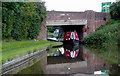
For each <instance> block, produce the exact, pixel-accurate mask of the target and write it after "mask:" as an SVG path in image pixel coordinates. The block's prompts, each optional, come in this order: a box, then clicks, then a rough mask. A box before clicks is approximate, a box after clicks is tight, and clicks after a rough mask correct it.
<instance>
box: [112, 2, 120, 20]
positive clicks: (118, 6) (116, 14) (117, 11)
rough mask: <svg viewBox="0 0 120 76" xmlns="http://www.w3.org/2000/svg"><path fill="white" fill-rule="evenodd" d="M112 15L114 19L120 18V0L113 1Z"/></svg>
mask: <svg viewBox="0 0 120 76" xmlns="http://www.w3.org/2000/svg"><path fill="white" fill-rule="evenodd" d="M110 15H111V18H112V19H115V20H119V19H120V1H119V2H116V3H113V4H112V5H111V6H110Z"/></svg>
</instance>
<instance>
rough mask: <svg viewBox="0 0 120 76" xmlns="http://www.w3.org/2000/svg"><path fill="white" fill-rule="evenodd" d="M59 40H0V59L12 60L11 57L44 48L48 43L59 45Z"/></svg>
mask: <svg viewBox="0 0 120 76" xmlns="http://www.w3.org/2000/svg"><path fill="white" fill-rule="evenodd" d="M60 44H62V43H61V42H51V41H45V40H41V39H39V41H33V40H27V41H12V42H2V54H0V56H2V61H3V62H5V61H6V60H12V59H13V58H16V57H19V56H22V55H25V54H30V53H31V52H35V51H36V50H43V49H46V48H47V47H48V46H49V45H51V46H54V45H60Z"/></svg>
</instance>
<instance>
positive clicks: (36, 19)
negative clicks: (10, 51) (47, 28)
mask: <svg viewBox="0 0 120 76" xmlns="http://www.w3.org/2000/svg"><path fill="white" fill-rule="evenodd" d="M2 13H3V15H2V20H3V21H2V25H3V26H2V39H9V38H13V39H16V40H23V39H29V38H30V39H33V38H36V37H37V36H38V34H39V32H40V28H41V26H42V25H43V24H42V23H43V21H44V20H45V18H46V9H45V7H44V3H43V2H39V3H37V2H3V3H2Z"/></svg>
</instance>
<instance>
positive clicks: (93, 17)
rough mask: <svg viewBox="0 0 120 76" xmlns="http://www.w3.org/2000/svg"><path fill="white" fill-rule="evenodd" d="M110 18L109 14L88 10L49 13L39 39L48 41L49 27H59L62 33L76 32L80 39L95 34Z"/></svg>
mask: <svg viewBox="0 0 120 76" xmlns="http://www.w3.org/2000/svg"><path fill="white" fill-rule="evenodd" d="M109 18H110V15H109V13H103V12H95V11H92V10H88V11H85V12H65V11H64V12H63V11H49V12H48V15H47V19H46V25H45V26H42V28H41V29H42V31H41V32H40V35H39V36H38V38H41V39H44V40H46V38H47V36H46V35H47V28H46V27H47V26H59V27H60V32H66V31H74V30H75V31H76V32H77V33H78V36H79V39H80V40H82V39H83V37H85V36H87V35H89V34H91V33H93V32H94V31H95V30H96V28H98V27H100V26H101V25H103V24H105V23H106V22H107V20H108V19H109Z"/></svg>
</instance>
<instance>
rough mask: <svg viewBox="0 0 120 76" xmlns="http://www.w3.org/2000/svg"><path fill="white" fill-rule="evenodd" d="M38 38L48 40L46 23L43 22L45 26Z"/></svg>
mask: <svg viewBox="0 0 120 76" xmlns="http://www.w3.org/2000/svg"><path fill="white" fill-rule="evenodd" d="M37 38H40V39H43V40H47V26H46V23H45V22H44V23H43V26H42V27H41V31H40V33H39V36H38V37H37Z"/></svg>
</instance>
